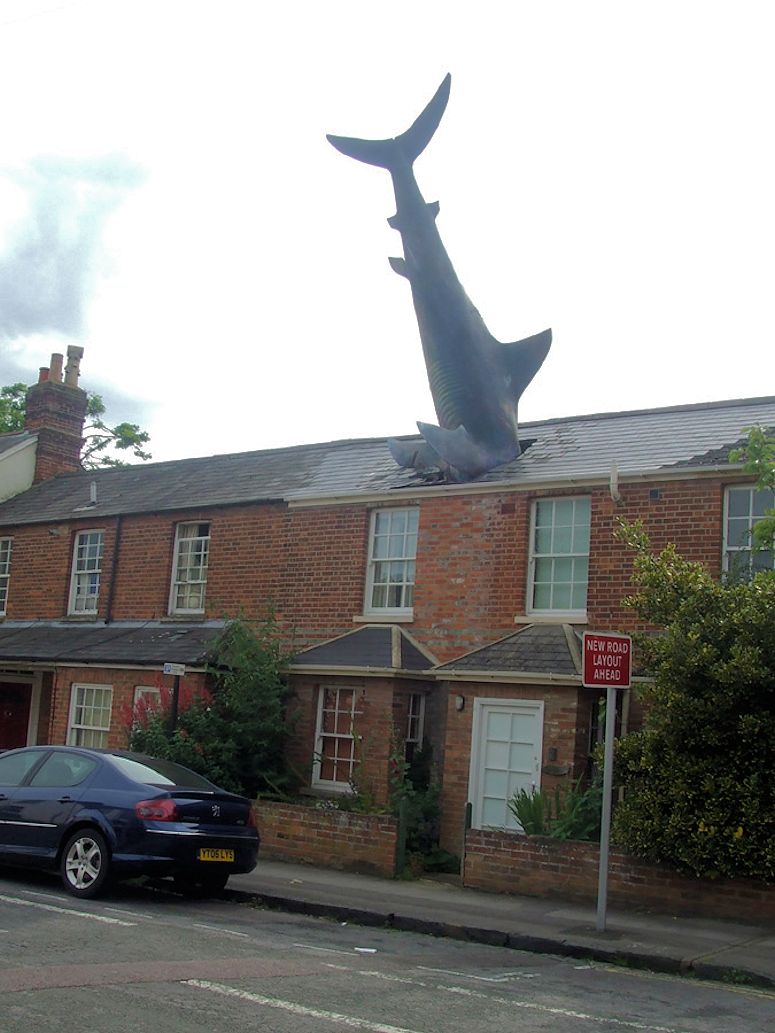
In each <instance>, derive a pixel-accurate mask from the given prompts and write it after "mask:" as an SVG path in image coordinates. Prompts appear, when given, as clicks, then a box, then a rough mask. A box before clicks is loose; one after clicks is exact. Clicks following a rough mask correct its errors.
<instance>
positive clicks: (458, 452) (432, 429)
mask: <svg viewBox="0 0 775 1033" xmlns="http://www.w3.org/2000/svg"><path fill="white" fill-rule="evenodd" d="M417 426H418V427H419V429H420V433H421V434H422V436H423V437H424V438H425V440H426V441H427V442H428V444H429V445H430V447H431V448H432V449H433V451H434V452H435V453H436V454H437V456H438V457H439V459H440V460H441V463H440V466H441V468H442V469H443V470H444V471H445V473H447V475H448V476H450V477H451V478H452V479H453V480H462V479H465V478H468V477H478V476H479V474H482V473H486V472H487V471H488V470H491V469H492V468H493V466H497V465H498V464H499V463H505V462H508V460H509V459H513V458H514V457H515V456H517V455H519V445H518V443H517V442H516V441H515V442H514V448H513V451H512V452H510V453H509V454H506V453H504V452H503V451H500V452H499V453H497V454H496V453H495V452H494V451H493V450H492V449H488V448H487V447H486V446H484V445H482V444H480V443H479V442H478V441H475V440H474V438H472V437H471V435H470V434H469V433H468V431H467V430H466V429H465V427H455V429H454V430H446V429H445V428H444V427H436V426H434V425H433V424H432V423H418V424H417Z"/></svg>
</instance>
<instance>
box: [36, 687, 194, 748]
mask: <svg viewBox="0 0 775 1033" xmlns="http://www.w3.org/2000/svg"><path fill="white" fill-rule="evenodd" d="M73 685H109V686H111V687H112V689H113V697H112V720H111V729H110V734H109V735H108V743H107V745H108V746H111V747H115V748H117V749H126V746H127V742H128V738H129V727H130V724H131V719H132V718H131V715H132V706H133V703H134V692H135V687H136V686H138V685H145V686H156V687H159V688H168V689H169V690H170V691H171V689H172V678H171V677H165V676H164V675H163V674H161V672H160V671H158V670H122V669H118V670H117V669H115V668H110V667H107V668H102V667H59V668H58V669H57V671H56V673H55V675H54V679H53V685H52V690H51V710H50V714H49V724H48V729H47V732H46V733H45V739H41V740H40V741H41V742H43V741H45V742H49V743H65V742H66V741H67V729H68V722H69V719H70V700H71V697H72V688H73ZM203 688H204V674H201V673H198V672H190V673H188V674H186V676H185V677H183V678H181V680H180V692H181V699H183V700H185V699H186V698H188V697H189V696H190V695H192V694H194V693H198V692H201V691H202V689H203ZM41 711H42V707H41Z"/></svg>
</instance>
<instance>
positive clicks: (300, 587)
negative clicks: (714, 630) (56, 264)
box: [0, 355, 775, 849]
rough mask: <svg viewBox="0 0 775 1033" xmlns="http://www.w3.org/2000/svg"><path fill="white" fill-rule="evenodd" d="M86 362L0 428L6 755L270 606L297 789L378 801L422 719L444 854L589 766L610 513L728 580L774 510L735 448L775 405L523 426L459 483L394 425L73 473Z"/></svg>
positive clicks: (614, 585)
mask: <svg viewBox="0 0 775 1033" xmlns="http://www.w3.org/2000/svg"><path fill="white" fill-rule="evenodd" d="M77 358H78V356H77V355H76V356H71V358H70V362H69V364H68V369H69V373H68V376H67V377H66V378H65V380H64V382H62V381H61V380H60V372H59V371H60V369H61V365H60V360H58V359H55V360H54V361H53V363H52V368H51V370H50V371H44V373H43V378H44V379H43V380H42V381H41V383H40V384H38V385H36V386H35V387H33V388H32V389H31V392H30V396H31V404H30V403H28V413H29V414H30V416H29V422H28V427H27V429H26V430H25V431H24V432H23V433H22V434H19V435H4V436H0V499H2V498H4V497H5V501H3V502H0V748H9V747H12V746H16V745H20V744H23V743H25V742H28V743H34V742H71V743H90V744H96V745H99V744H103V743H111V744H120V743H123V742H124V741H125V737H126V724H125V715H126V713H127V712H128V710H129V708H131V706H132V703H133V701H134V700H135V699H136V698H137V696H138V695H142V694H144V693H155V692H158V690H159V687H160V686H161V685H163V684H165V678H164V676H163V675H162V673H161V668H162V665H163V664H164V663H165V662H169V661H171V662H178V663H184V664H185V665H186V669H187V673H186V675H185V679H184V685H185V686H186V687H187V688H189V689H191V690H193V691H196V690H197V689H198V688H200V687H201V686H202V685H203V684H204V681H205V670H204V668H205V665H204V660H205V656H206V653H207V648H208V643H209V642H210V641H212V638H213V636H214V635H216V634H217V633H218V631H219V629H220V628H221V627H222V625H223V621H224V618H226V617H228V616H231V615H236V614H238V613H241V614H243V615H245V616H247V617H260V616H262V615H263V614H264V613H265V611H266V607H267V605H269V604H271V605H272V606H273V608H274V611H275V613H276V616H277V618H278V621H279V624H280V627H281V629H282V631H283V633H284V635H285V636H286V638H287V642H288V644H289V645H290V646H291V647H292V649H293V651H294V661H293V664H292V668H291V686H292V689H293V693H294V697H295V700H294V704H293V706H294V711H295V713H296V714H297V716H298V720H297V721H296V723H295V725H294V735H293V739H292V742H291V745H290V756H291V759H292V760H293V762H294V764H295V766H296V767H297V769H298V770H299V771H300V772H302V773H303V776H304V779H305V781H306V782H307V784H308V787H309V789H310V791H314V792H324V793H336V792H346V791H349V788H350V783H351V781H352V780H353V779H356V780H361V781H365V780H368V782H369V786H370V789H371V791H372V792H373V793H374V794H375V795H376V796H377V798H378V799H380V798H382V799H384V797H385V795H386V792H387V778H388V768H389V763H388V757H389V754H390V750H391V739H392V740H393V742H395V740H396V736H397V737H398V738H399V739H400V740H402V741H404V742H406V743H407V749H408V750H412V749H413V748H416V746H417V744H418V743H420V742H421V741H422V740H423V738H424V737H425V738H427V739H428V740H429V742H430V743H431V744H432V746H433V752H434V758H435V762H436V765H437V768H438V770H439V774H440V776H441V778H442V782H443V797H442V799H443V842H444V843H445V845H447V846H448V847H449V848H450V849H455V847H456V845H457V843H458V842H459V838H460V834H461V830H462V821H463V812H464V808H465V804H466V802H468V801H470V802H471V804H472V810H473V821H474V824H475V825H481V826H486V825H501V824H505V825H508V824H510V823H511V822H512V821H513V819H511V816H510V815H509V813H508V810H507V808H506V800H507V799H508V798H510V796H511V795H512V793H513V792H514V791H515V789H516V788H518V787H519V786H520V785H530V784H536V785H538V784H549V785H551V784H552V783H554V782H557V781H564V780H567V779H569V778H571V777H573V776H574V775H575V774H577V773H579V772H581V771H583V770H584V768H585V766H586V764H587V761H588V755H589V748H590V736H591V735H592V734H593V725H594V720H595V713H596V706H597V700H596V696H595V694H594V693H593V692H590V691H589V690H584V689H582V688H581V685H580V681H581V679H580V671H579V636H580V633H581V631H582V630H584V629H585V628H590V629H594V630H606V629H612V630H620V631H625V630H632V628H633V624H632V616H631V614H630V613H629V612H628V611H626V610H625V609H623V607H622V597H623V596H624V595H625V594H626V592H627V590H628V585H629V571H630V558H629V556H628V554H627V552H626V550H625V549H624V548H623V547H622V546H621V545H619V544H617V543H616V542H615V541H614V540H613V538H612V530H613V528H614V524H615V521H616V518H617V517H619V516H621V517H624V518H626V519H633V518H635V517H639V518H641V519H642V520H643V521H644V523H645V525H646V528H647V530H648V532H649V533H650V535H651V537H652V540H653V542H654V544H655V545H657V546H661V545H664V544H665V543H667V542H668V541H673V542H675V543H676V544H677V546H678V548H679V549H680V551H681V552H682V553H683V554H684V555H686V556H687V557H689V558H691V559H696V560H700V561H702V562H704V563H705V564H706V565H707V566H708V567H709V568H710V569H711V571H713V572H714V573H716V574H720V573H721V571H722V568H723V566H724V565H726V564H728V563H729V562H732V561H734V562H740V563H743V564H746V563H748V562H749V561H750V554H749V552H748V551H747V548H746V544H747V538H748V534H749V531H750V528H751V526H752V523H753V522H755V520H756V519H757V517H758V516H759V515H760V514H761V513H762V512H763V511H764V509H765V508H767V506H768V505H772V499H771V498H769V497H767V496H766V494H765V493H759V492H756V491H755V490H754V489H753V487H752V486H751V485H750V478H746V477H744V476H743V475H742V474H741V471H740V469H739V467H736V466H735V465H734V464H731V463H730V462H729V459H728V453H729V450H730V448H732V447H733V446H734V445H735V444H736V443H737V442H738V441H739V440H740V439H741V437H742V436H743V434H744V432H745V430H746V429H747V428H748V427H750V426H751V425H753V424H763V425H770V426H771V425H774V424H775V398H757V399H748V400H739V401H728V402H713V403H708V404H702V405H688V406H682V407H680V406H679V407H672V408H667V409H655V410H643V411H637V412H626V413H607V414H601V415H591V416H579V417H570V418H567V419H556V420H546V421H542V422H540V423H533V424H525V425H523V427H522V434H523V440H524V443H525V444H526V445H527V447H526V449H525V451H524V452H523V454H522V455H521V456H520V457H519V458H518V459H516V460H514V461H513V462H511V463H508V464H505V465H504V466H501V467H499V468H497V469H495V470H493V471H492V472H490V473H488V474H486V475H484V476H482V477H480V478H478V479H477V480H475V481H472V482H469V483H465V484H450V483H444V482H443V481H441V480H439V479H438V475H435V476H428V477H425V476H423V475H420V474H418V473H415V472H407V471H405V470H400V469H399V468H398V467H396V465H395V463H394V462H393V460H392V458H391V456H390V454H389V452H388V449H387V446H386V442H385V440H384V439H368V440H359V441H338V442H331V443H325V444H313V445H304V446H298V447H293V448H283V449H271V450H265V451H254V452H242V453H237V454H233V455H224V456H213V457H209V458H202V459H183V460H179V461H176V462H167V463H154V464H146V465H141V466H132V467H128V468H125V469H119V470H100V471H83V470H80V469H79V468H78V466H77V456H78V446H79V441H80V433H81V431H80V426H81V421H82V420H83V404H84V393H83V392H82V391H81V390H80V389H79V388H78V387H77V362H76V361H75V360H77ZM74 363H75V372H73V364H74ZM68 378H69V379H68ZM33 449H34V458H35V462H34V466H31V465H30V464H31V463H32V450H33ZM21 451H24V452H25V454H26V455H27V460H26V461H27V467H26V469H27V483H25V480H24V477H22V478H21V479H19V478H18V476H17V473H14V474H13V477H14V480H13V483H12V482H11V473H10V472H8V473H6V472H4V471H10V470H11V465H12V464H11V462H10V461H9V460H8V459H7V458H6V459H4V457H8V456H10V457H11V459H13V457H14V456H16V455H18V454H19V452H21ZM6 464H7V465H6ZM17 465H18V464H17ZM14 469H16V467H15V466H14ZM30 471H32V472H31V473H30ZM4 485H5V490H3V486H4ZM8 496H10V497H8ZM763 561H764V562H769V563H771V562H772V558H771V557H765V558H764V560H763ZM635 711H636V707H635V706H634V701H631V700H625V705H624V713H623V715H622V720H623V721H624V722H625V723H627V722H628V721H629V722H631V721H632V720H634V719H637V714H636V712H635ZM122 715H123V717H122Z"/></svg>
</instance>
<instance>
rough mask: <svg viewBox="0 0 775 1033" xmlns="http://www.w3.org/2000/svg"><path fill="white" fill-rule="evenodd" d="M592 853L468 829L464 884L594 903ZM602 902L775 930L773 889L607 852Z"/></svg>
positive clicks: (584, 846)
mask: <svg viewBox="0 0 775 1033" xmlns="http://www.w3.org/2000/svg"><path fill="white" fill-rule="evenodd" d="M598 858H599V852H598V847H597V845H596V844H594V843H577V842H563V841H560V840H556V839H546V838H544V837H541V836H522V835H519V834H518V833H514V832H502V831H497V830H491V829H487V830H483V829H470V830H469V831H468V833H467V835H466V856H465V868H464V875H463V882H464V885H466V886H469V887H472V888H474V889H481V890H488V891H490V892H494V893H518V894H523V895H525V896H529V897H545V898H551V897H558V898H561V899H565V900H579V901H584V902H590V901H592V902H594V901H596V900H597V879H598ZM608 901H609V903H610V904H611V905H613V906H615V907H616V906H619V907H629V908H638V909H648V910H654V911H661V912H664V913H667V914H676V915H698V916H702V917H706V918H732V919H735V918H737V919H740V920H741V921H753V922H757V923H760V922H766V923H768V924H775V884H771V883H762V882H756V881H753V880H743V879H695V878H691V877H688V876H683V875H679V874H678V873H677V872H675V871H673V870H672V869H670V868H667V867H664V866H661V865H660V866H658V865H649V864H646V863H644V862H642V861H639V860H637V859H635V858H633V857H630V856H628V855H627V854H625V853H623V852H622V851H621V850H617V849H615V848H612V850H611V853H610V859H609V869H608Z"/></svg>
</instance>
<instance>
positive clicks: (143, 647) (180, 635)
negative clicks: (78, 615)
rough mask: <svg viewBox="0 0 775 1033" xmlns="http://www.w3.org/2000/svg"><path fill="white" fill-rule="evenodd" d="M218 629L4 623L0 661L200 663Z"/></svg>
mask: <svg viewBox="0 0 775 1033" xmlns="http://www.w3.org/2000/svg"><path fill="white" fill-rule="evenodd" d="M223 626H224V622H223V621H201V622H197V623H192V624H189V623H186V624H169V623H166V622H161V621H146V622H144V623H140V622H137V621H116V622H115V623H112V624H78V623H73V622H68V621H6V622H5V623H3V624H1V625H0V661H26V662H38V663H43V662H47V661H50V662H52V663H53V662H56V663H67V662H69V663H87V664H96V663H105V664H139V665H142V666H154V667H161V666H162V665H163V664H164V663H167V662H169V663H180V664H191V665H201V664H202V663H203V662H204V660H205V657H206V655H207V651H208V649H209V648H210V645H211V643H212V641H213V639H214V638H215V637H216V636H217V635H218V633H219V632H220V631H221V629H222V628H223Z"/></svg>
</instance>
